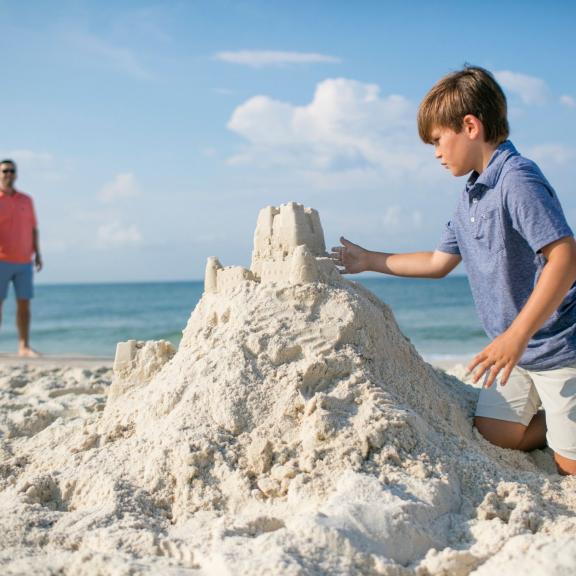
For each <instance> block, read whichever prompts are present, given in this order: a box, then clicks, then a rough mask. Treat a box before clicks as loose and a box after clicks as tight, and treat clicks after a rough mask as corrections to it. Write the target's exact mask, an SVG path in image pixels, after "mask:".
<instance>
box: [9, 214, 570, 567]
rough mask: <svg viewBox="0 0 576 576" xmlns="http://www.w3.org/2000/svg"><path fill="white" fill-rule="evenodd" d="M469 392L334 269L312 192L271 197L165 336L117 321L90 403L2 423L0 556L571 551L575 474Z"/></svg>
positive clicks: (335, 563) (438, 560)
mask: <svg viewBox="0 0 576 576" xmlns="http://www.w3.org/2000/svg"><path fill="white" fill-rule="evenodd" d="M50 393H51V391H50V390H48V392H47V394H50ZM477 393H478V392H477V390H476V389H474V388H472V387H471V386H466V385H464V384H463V383H462V382H460V381H459V380H457V379H455V378H451V377H449V376H447V375H446V374H444V373H442V372H440V371H438V370H435V369H434V368H432V367H431V366H429V365H428V364H426V363H425V362H424V361H423V360H422V358H421V357H420V356H419V354H418V352H417V351H416V350H415V349H414V347H413V346H412V344H411V343H410V342H409V341H408V340H407V338H405V337H404V335H403V334H402V333H401V331H400V329H399V327H398V325H397V323H396V321H395V319H394V317H393V314H392V312H391V311H390V309H389V308H388V307H387V306H386V305H385V304H383V303H382V302H380V301H379V300H378V299H377V298H376V297H375V296H374V295H372V294H371V293H370V292H368V291H367V290H366V289H365V288H363V287H362V286H361V285H359V284H355V283H353V282H350V281H348V280H347V279H345V278H343V277H341V276H340V275H339V274H338V272H337V271H336V269H335V267H334V265H333V263H332V262H331V260H330V259H329V258H327V257H326V254H325V246H324V238H323V234H322V228H321V226H320V222H319V218H318V215H317V213H316V212H315V211H313V210H309V209H305V208H303V207H302V206H300V205H297V204H293V203H292V204H287V205H284V206H281V207H280V208H266V209H265V210H263V211H261V213H260V216H259V217H258V224H257V227H256V233H255V242H254V251H253V256H252V263H251V266H250V269H247V268H239V267H237V268H222V267H221V266H220V264H219V263H218V261H217V260H216V259H214V258H211V259H209V260H208V264H207V273H206V283H205V292H204V294H203V296H202V299H201V300H200V302H199V303H198V305H197V306H196V308H195V309H194V311H193V312H192V314H191V316H190V319H189V321H188V324H187V326H186V328H185V330H184V332H183V337H182V341H181V343H180V345H179V348H178V350H177V351H174V350H173V349H172V348H171V347H170V345H169V344H168V343H166V342H162V341H160V342H145V343H144V342H141V343H139V342H136V341H131V342H128V343H121V344H120V345H119V347H118V353H117V357H116V362H115V375H114V380H113V383H112V385H111V387H110V390H109V392H108V394H107V400H106V406H105V408H104V410H102V411H92V412H89V411H86V412H85V413H79V412H78V409H76V411H68V412H66V411H65V410H62V411H61V412H60V413H59V414H61V415H60V416H59V417H57V418H52V419H51V420H46V423H44V424H43V422H44V420H41V419H40V416H38V423H37V425H35V426H34V427H33V428H32V427H29V428H25V427H22V426H20V427H18V426H17V423H15V424H13V425H12V428H10V430H15V431H16V432H12V434H15V435H16V436H14V438H9V437H6V438H4V439H2V442H1V443H0V449H1V451H2V452H1V453H2V455H3V460H2V465H1V466H0V472H1V475H0V480H1V481H2V483H1V485H0V487H1V491H0V511H1V513H0V569H1V570H2V571H3V572H5V573H12V574H30V573H42V574H59V573H65V574H68V573H69V574H75V573H81V574H89V573H100V574H128V573H130V574H133V573H135V574H171V573H174V574H176V573H178V574H191V575H198V576H205V575H218V576H220V575H223V574H224V575H228V574H229V575H234V576H236V575H246V576H248V575H264V574H286V575H297V576H300V575H302V576H304V575H306V574H335V575H349V574H367V575H387V576H448V575H450V576H467V575H468V574H470V575H473V576H483V575H488V574H499V575H512V574H514V575H515V574H516V573H518V572H519V571H523V573H530V574H547V575H548V574H565V573H569V571H570V570H572V569H573V568H574V566H576V496H575V494H576V490H575V488H576V483H575V482H576V479H574V478H564V479H562V478H560V477H559V476H557V475H556V474H555V473H554V467H553V462H552V460H551V458H550V455H549V454H548V453H547V452H543V451H537V452H536V453H534V454H533V455H526V454H523V453H520V452H515V451H510V450H502V449H498V448H495V447H494V446H491V445H490V444H488V443H487V442H486V441H484V440H483V439H482V438H481V437H479V436H478V434H477V433H476V432H475V431H474V430H473V428H472V415H473V410H474V405H475V401H476V398H477ZM58 394H60V392H58ZM58 397H59V396H58ZM0 424H1V423H0ZM0 429H1V427H0Z"/></svg>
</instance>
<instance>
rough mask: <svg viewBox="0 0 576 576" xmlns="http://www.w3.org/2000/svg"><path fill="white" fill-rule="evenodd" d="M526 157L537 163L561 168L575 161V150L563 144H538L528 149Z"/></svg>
mask: <svg viewBox="0 0 576 576" xmlns="http://www.w3.org/2000/svg"><path fill="white" fill-rule="evenodd" d="M526 156H527V157H528V158H531V159H532V160H534V161H535V162H538V163H542V164H548V165H552V164H553V165H556V166H562V165H565V164H571V163H573V162H574V161H575V160H576V148H571V147H569V146H565V145H564V144H540V145H538V146H531V147H530V148H528V149H527V150H526Z"/></svg>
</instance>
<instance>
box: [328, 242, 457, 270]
mask: <svg viewBox="0 0 576 576" xmlns="http://www.w3.org/2000/svg"><path fill="white" fill-rule="evenodd" d="M340 242H341V243H342V246H336V247H334V248H332V252H331V254H330V257H331V258H332V259H333V260H334V261H335V263H336V265H337V266H341V267H342V270H341V272H342V273H344V274H357V273H358V272H382V273H384V274H392V275H393V276H412V277H417V278H443V277H444V276H446V274H448V273H449V272H451V271H452V270H454V268H456V266H458V264H459V263H460V262H461V260H462V258H461V257H460V256H459V255H457V254H447V253H446V252H439V251H437V250H436V251H435V252H413V253H411V254H388V253H386V252H373V251H371V250H366V249H365V248H362V247H361V246H358V244H354V243H352V242H350V241H349V240H346V238H344V237H342V238H340Z"/></svg>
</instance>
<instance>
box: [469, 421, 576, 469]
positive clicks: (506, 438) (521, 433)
mask: <svg viewBox="0 0 576 576" xmlns="http://www.w3.org/2000/svg"><path fill="white" fill-rule="evenodd" d="M474 425H475V426H476V428H477V429H478V432H480V434H482V436H484V438H486V440H488V442H491V443H492V444H495V445H496V446H500V447H501V448H512V449H514V450H522V451H524V452H530V450H535V449H536V448H544V447H545V446H546V418H545V414H544V412H543V411H542V410H541V411H540V412H538V413H537V414H536V415H535V416H534V418H532V420H531V421H530V424H528V426H524V425H523V424H520V423H518V422H507V421H506V420H497V419H495V418H485V417H484V416H476V418H474ZM554 460H555V461H556V467H557V468H558V472H559V473H560V474H563V475H571V474H576V460H570V459H569V458H565V457H564V456H560V454H557V453H554Z"/></svg>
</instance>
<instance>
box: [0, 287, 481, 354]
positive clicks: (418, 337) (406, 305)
mask: <svg viewBox="0 0 576 576" xmlns="http://www.w3.org/2000/svg"><path fill="white" fill-rule="evenodd" d="M360 281H361V282H362V284H364V285H365V286H366V287H367V288H368V289H369V290H371V291H372V292H373V293H374V294H376V295H377V296H378V297H379V298H380V299H381V300H382V301H383V302H386V303H387V304H388V305H389V306H390V307H391V308H392V311H393V312H394V315H395V317H396V320H397V321H398V324H399V325H400V328H401V329H402V331H403V332H404V334H405V335H406V336H408V337H409V338H410V340H411V341H412V342H413V343H414V345H415V346H416V348H417V349H418V350H419V352H420V353H421V354H422V355H423V356H424V357H426V358H427V359H429V360H434V359H442V358H452V357H462V358H464V357H468V356H470V355H472V354H474V353H476V352H478V351H479V350H481V349H482V348H483V347H484V346H485V345H486V344H487V343H488V340H487V338H486V336H485V335H484V332H483V331H482V328H481V326H480V323H479V321H478V319H477V317H476V314H475V311H474V307H473V303H472V296H471V294H470V289H469V287H468V281H467V279H466V278H465V277H460V276H452V277H448V278H444V279H443V280H420V279H404V278H386V277H383V278H364V279H361V280H360ZM203 289H204V287H203V283H202V282H201V281H197V282H158V283H133V284H66V285H64V284H63V285H38V286H36V287H35V290H36V295H35V298H34V300H33V302H32V313H33V319H32V339H31V342H32V346H33V347H34V348H36V349H37V350H39V351H40V352H42V353H44V354H58V355H66V354H69V355H93V356H106V357H113V356H114V352H115V349H116V343H117V342H119V341H123V340H130V339H135V340H159V339H166V340H170V341H172V342H173V343H174V344H178V342H179V340H180V337H181V333H182V330H183V329H184V327H185V326H186V322H187V320H188V318H189V316H190V313H191V312H192V310H193V309H194V306H195V305H196V303H197V302H198V300H199V299H200V297H201V296H202V292H203ZM14 314H15V302H14V297H13V294H12V293H11V294H10V295H9V297H8V299H7V300H6V302H5V303H4V311H3V323H2V327H1V328H0V352H14V351H15V349H16V339H17V336H16V334H17V333H16V328H15V322H14Z"/></svg>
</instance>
